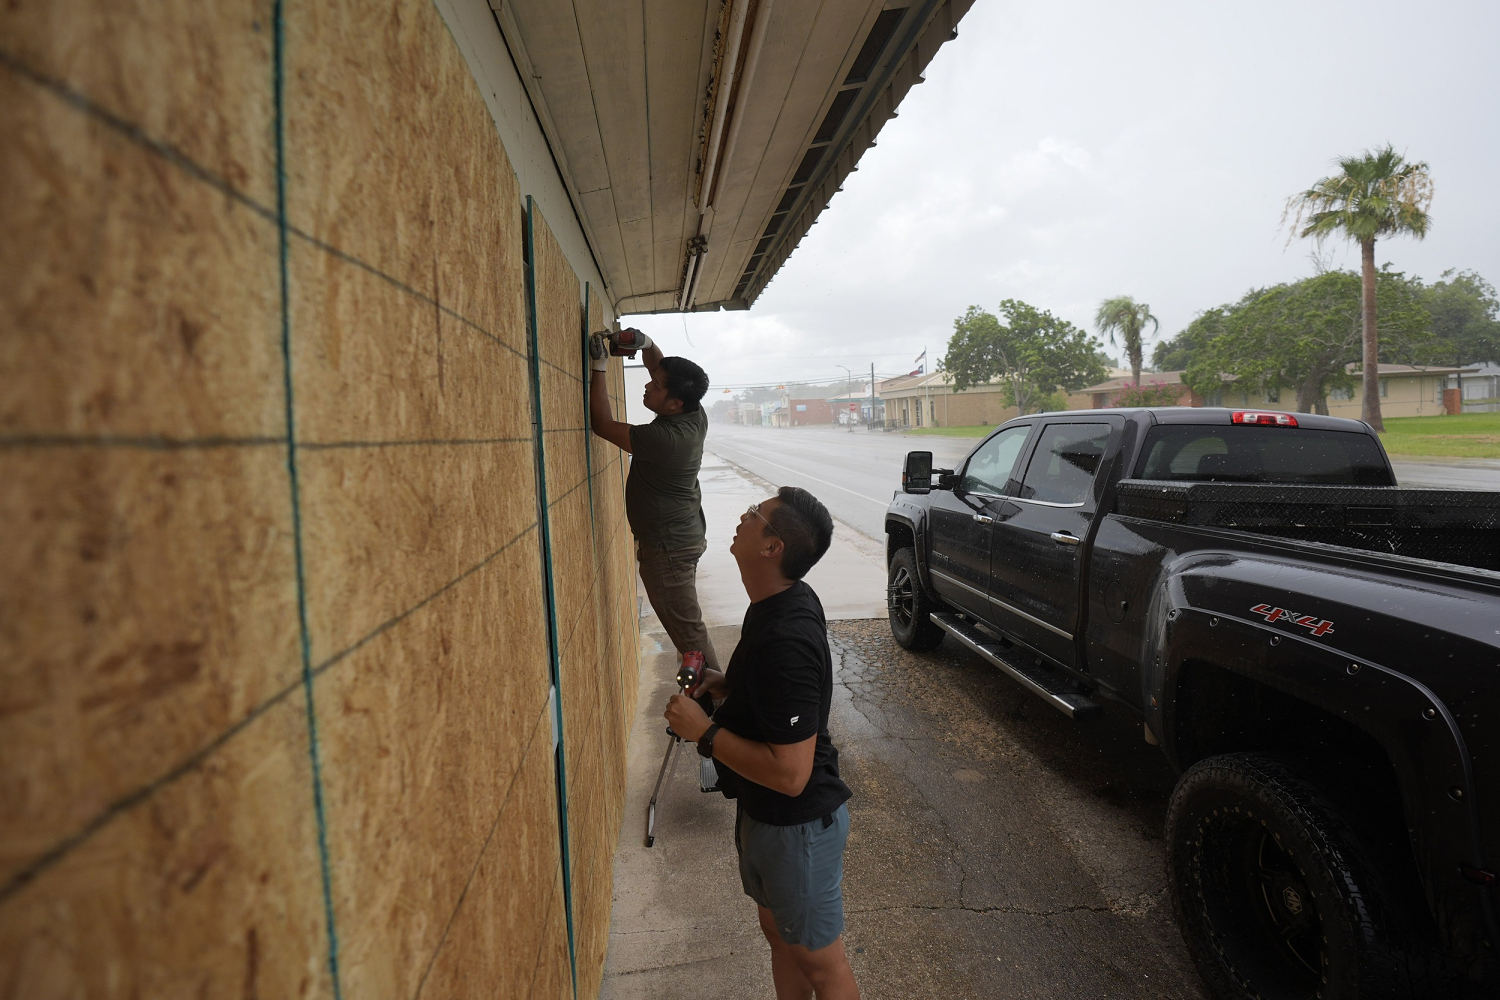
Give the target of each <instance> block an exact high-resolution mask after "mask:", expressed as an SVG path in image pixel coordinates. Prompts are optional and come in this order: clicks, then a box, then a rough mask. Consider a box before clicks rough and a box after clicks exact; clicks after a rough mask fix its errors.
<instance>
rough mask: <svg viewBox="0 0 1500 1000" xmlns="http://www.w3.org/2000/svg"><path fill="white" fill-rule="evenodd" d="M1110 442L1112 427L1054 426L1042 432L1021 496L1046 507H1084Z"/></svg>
mask: <svg viewBox="0 0 1500 1000" xmlns="http://www.w3.org/2000/svg"><path fill="white" fill-rule="evenodd" d="M1108 441H1109V424H1052V425H1051V426H1049V427H1047V428H1045V429H1044V430H1043V431H1042V436H1041V438H1040V439H1039V440H1038V441H1037V445H1036V452H1035V453H1034V454H1033V455H1032V458H1031V463H1030V465H1029V466H1027V469H1026V479H1025V480H1024V481H1023V483H1022V486H1021V496H1023V497H1025V498H1026V499H1028V500H1042V501H1046V502H1047V503H1082V502H1083V501H1084V499H1085V498H1087V497H1088V495H1089V489H1090V487H1092V486H1093V484H1094V473H1095V472H1096V471H1098V469H1099V459H1100V458H1101V457H1102V456H1103V455H1104V445H1105V443H1106V442H1108Z"/></svg>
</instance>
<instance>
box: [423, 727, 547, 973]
mask: <svg viewBox="0 0 1500 1000" xmlns="http://www.w3.org/2000/svg"><path fill="white" fill-rule="evenodd" d="M521 731H522V732H523V733H524V735H525V741H524V745H523V747H522V752H521V754H520V755H518V757H517V764H518V767H517V769H516V771H515V774H514V777H513V778H512V780H511V781H510V783H509V784H508V785H503V786H502V787H501V789H500V791H501V794H502V795H504V801H503V803H502V804H501V808H500V811H499V814H498V817H497V818H496V819H495V822H494V833H493V835H492V836H491V837H490V838H489V840H488V841H487V843H486V844H485V851H484V854H483V856H482V857H481V858H480V859H479V862H478V865H477V866H476V867H475V868H474V872H473V878H472V880H471V881H470V882H469V884H468V889H467V892H466V893H465V895H464V898H463V901H462V903H461V905H460V906H459V908H458V910H457V912H456V913H455V914H454V916H453V920H452V922H451V924H450V925H449V926H448V928H447V935H446V937H445V939H444V941H443V944H442V948H441V950H440V951H438V952H437V954H436V956H435V958H434V959H433V962H432V968H431V972H430V973H428V975H427V981H426V983H425V985H424V987H423V990H422V994H421V995H422V996H434V997H445V998H446V997H453V998H468V997H473V998H475V1000H481V998H482V1000H489V998H493V997H563V996H566V997H569V998H571V997H572V995H573V994H572V983H571V973H570V971H569V966H568V952H567V943H568V931H567V925H566V923H565V922H564V914H563V909H562V896H563V893H562V857H561V854H560V853H559V846H558V845H559V839H558V831H557V789H556V785H555V783H554V781H553V777H554V771H553V765H552V743H551V720H550V718H549V717H548V715H547V714H545V713H541V712H539V713H537V714H536V715H535V716H534V717H533V718H532V719H530V720H529V723H528V724H527V725H525V726H523V727H521ZM559 965H560V969H561V974H562V980H561V982H563V983H566V984H567V991H566V992H565V993H563V992H558V989H559V980H558V978H557V976H558V971H559ZM405 995H415V993H409V994H405Z"/></svg>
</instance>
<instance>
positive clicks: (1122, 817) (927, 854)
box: [829, 621, 1204, 998]
mask: <svg viewBox="0 0 1500 1000" xmlns="http://www.w3.org/2000/svg"><path fill="white" fill-rule="evenodd" d="M829 632H830V635H831V637H832V639H833V641H834V644H835V657H836V658H837V663H836V666H835V669H836V672H837V676H838V679H839V682H840V689H841V690H840V697H839V698H838V700H837V703H836V707H835V713H834V718H833V720H832V725H833V727H834V729H835V738H836V739H837V740H838V742H839V744H840V746H841V756H840V760H841V765H842V769H843V771H844V774H845V775H846V777H847V779H848V781H849V784H850V786H851V787H852V788H854V789H855V790H856V793H857V798H856V800H855V801H854V802H852V803H851V817H852V820H851V833H850V842H849V851H848V861H847V867H846V871H845V894H846V897H845V898H846V906H847V908H848V912H849V931H848V937H847V941H848V945H849V947H850V948H851V949H852V951H853V952H854V955H853V960H854V962H855V968H856V972H859V973H861V974H862V975H863V976H864V977H865V978H867V979H869V980H870V983H871V985H872V986H874V985H876V984H877V983H878V989H874V990H872V989H870V988H868V987H867V988H866V994H867V995H868V996H874V997H880V996H891V997H903V996H904V997H1059V998H1060V997H1117V998H1129V997H1182V998H1199V997H1203V996H1204V993H1203V989H1202V986H1201V984H1200V982H1199V980H1198V977H1197V974H1196V972H1195V971H1194V970H1193V968H1192V964H1191V961H1190V959H1189V958H1188V956H1187V953H1186V950H1185V948H1184V946H1183V944H1182V939H1181V936H1180V934H1179V933H1178V931H1177V928H1176V926H1175V924H1174V923H1173V919H1172V914H1171V905H1170V902H1169V899H1168V897H1167V893H1166V886H1165V874H1164V863H1163V856H1162V840H1161V834H1162V824H1163V821H1164V819H1165V816H1166V805H1167V798H1168V796H1169V794H1170V792H1171V787H1172V782H1173V775H1172V772H1171V769H1170V768H1169V767H1168V766H1167V764H1166V762H1165V760H1164V759H1163V758H1162V756H1161V754H1160V752H1159V751H1158V750H1157V749H1156V748H1154V747H1151V746H1148V745H1146V744H1145V743H1144V742H1143V741H1142V740H1141V738H1140V735H1139V731H1138V730H1137V729H1135V728H1133V727H1131V726H1128V725H1126V724H1124V723H1123V722H1121V721H1119V720H1115V719H1111V718H1104V719H1098V720H1095V721H1093V722H1089V723H1077V722H1073V721H1072V720H1069V719H1067V718H1066V717H1064V716H1063V715H1062V714H1061V713H1059V712H1056V711H1055V710H1053V709H1051V708H1050V707H1048V706H1047V705H1045V704H1043V703H1042V702H1040V701H1039V700H1037V699H1036V698H1035V697H1033V696H1032V695H1030V694H1028V693H1026V692H1025V691H1023V690H1022V689H1021V688H1020V687H1018V686H1017V685H1016V684H1014V683H1013V682H1011V681H1009V680H1007V679H1006V678H1005V677H1004V676H1002V675H1001V674H1000V673H999V672H998V671H996V670H995V669H994V668H992V667H990V666H989V665H988V664H986V663H984V662H983V661H981V660H980V659H979V658H978V657H975V656H973V655H971V654H969V653H967V652H964V651H962V650H959V649H956V648H949V645H948V643H946V642H945V643H944V645H942V646H940V647H939V648H938V649H937V650H935V651H933V652H930V653H922V654H914V653H909V652H907V651H905V650H903V649H901V648H900V647H899V646H897V645H896V644H895V642H894V641H893V640H892V639H891V637H890V630H889V628H888V626H887V625H886V623H885V622H884V621H848V622H834V623H831V624H830V626H829Z"/></svg>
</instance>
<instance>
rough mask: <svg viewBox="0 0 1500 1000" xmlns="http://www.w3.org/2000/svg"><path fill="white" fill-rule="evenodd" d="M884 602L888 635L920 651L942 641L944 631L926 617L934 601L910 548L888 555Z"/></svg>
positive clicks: (903, 644)
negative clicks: (924, 584)
mask: <svg viewBox="0 0 1500 1000" xmlns="http://www.w3.org/2000/svg"><path fill="white" fill-rule="evenodd" d="M885 603H886V607H887V608H888V609H889V611H890V618H891V635H893V636H895V637H896V641H897V642H899V643H900V644H901V645H902V646H904V647H905V648H907V649H913V650H917V651H918V652H920V651H921V650H924V649H932V648H933V647H934V646H936V645H937V644H938V643H940V642H942V641H943V630H942V629H941V628H939V627H938V626H936V625H934V624H932V622H931V621H930V620H928V618H927V615H928V613H929V612H930V611H932V610H933V603H932V600H931V599H930V598H929V597H928V596H927V592H926V591H925V590H923V589H922V581H921V580H920V579H919V578H918V577H917V556H916V553H915V552H913V551H912V550H911V549H910V548H904V549H897V550H896V554H895V555H893V556H891V565H890V576H889V578H888V583H887V585H886V592H885Z"/></svg>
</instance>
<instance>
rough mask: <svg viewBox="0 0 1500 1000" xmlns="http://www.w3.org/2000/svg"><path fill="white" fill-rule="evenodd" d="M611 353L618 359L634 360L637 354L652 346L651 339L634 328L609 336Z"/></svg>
mask: <svg viewBox="0 0 1500 1000" xmlns="http://www.w3.org/2000/svg"><path fill="white" fill-rule="evenodd" d="M608 339H609V353H610V354H611V355H612V356H614V357H617V358H633V357H635V352H636V351H639V350H643V349H645V348H647V347H650V346H651V338H650V337H648V336H646V335H645V334H644V333H642V332H641V331H639V330H637V329H635V328H634V327H627V328H626V329H624V330H620V331H619V332H616V333H611V334H609V338H608Z"/></svg>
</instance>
